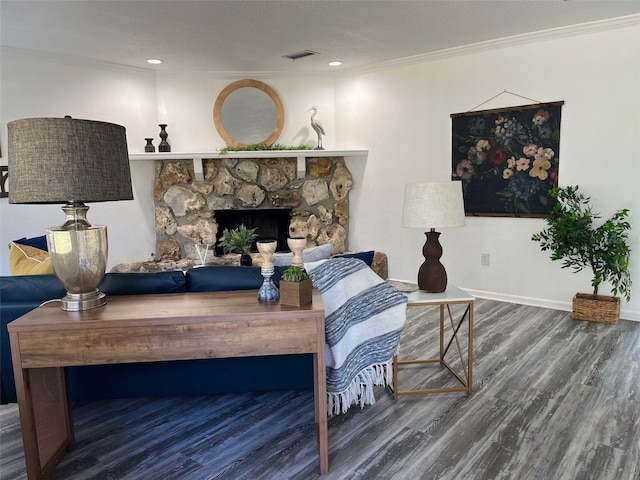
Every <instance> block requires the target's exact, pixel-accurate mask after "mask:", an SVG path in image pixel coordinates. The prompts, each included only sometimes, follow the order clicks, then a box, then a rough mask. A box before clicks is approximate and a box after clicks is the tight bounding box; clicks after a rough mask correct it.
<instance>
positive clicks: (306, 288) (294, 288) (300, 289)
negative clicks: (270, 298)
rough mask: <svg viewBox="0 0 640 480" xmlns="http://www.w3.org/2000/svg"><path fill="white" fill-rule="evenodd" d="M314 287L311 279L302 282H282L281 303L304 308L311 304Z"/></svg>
mask: <svg viewBox="0 0 640 480" xmlns="http://www.w3.org/2000/svg"><path fill="white" fill-rule="evenodd" d="M312 289H313V285H312V284H311V279H310V278H307V279H306V280H303V281H302V282H287V281H284V280H280V303H281V304H283V305H292V306H294V307H302V306H303V305H309V304H310V303H311V297H312Z"/></svg>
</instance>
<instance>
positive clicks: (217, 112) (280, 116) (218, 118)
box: [213, 79, 284, 147]
mask: <svg viewBox="0 0 640 480" xmlns="http://www.w3.org/2000/svg"><path fill="white" fill-rule="evenodd" d="M241 88H257V89H258V90H261V91H262V92H264V93H266V94H267V95H268V96H269V97H270V98H271V100H272V101H273V103H274V104H275V107H276V114H277V119H276V128H275V129H274V130H273V132H271V135H269V136H268V137H267V138H266V139H265V140H263V141H262V142H259V143H262V144H264V145H267V146H269V145H272V144H273V143H274V142H275V141H276V140H277V139H278V137H279V136H280V134H281V133H282V127H283V126H284V107H283V106H282V100H280V97H279V96H278V94H277V93H276V92H275V91H274V90H273V89H272V88H271V87H270V86H269V85H267V84H266V83H263V82H260V81H259V80H251V79H245V80H238V81H237V82H233V83H231V84H229V85H227V86H226V87H225V88H224V90H222V92H220V94H219V95H218V98H216V102H215V104H214V106H213V123H214V124H215V126H216V130H217V131H218V133H219V134H220V136H221V137H222V139H223V140H224V141H225V142H227V145H229V146H231V147H243V146H245V145H247V144H246V143H242V142H239V141H238V140H236V139H235V138H233V137H232V136H231V135H229V133H228V132H227V130H226V129H225V128H224V125H223V124H222V105H223V104H224V101H225V100H226V99H227V97H228V96H229V95H231V94H232V93H233V92H235V91H236V90H239V89H241Z"/></svg>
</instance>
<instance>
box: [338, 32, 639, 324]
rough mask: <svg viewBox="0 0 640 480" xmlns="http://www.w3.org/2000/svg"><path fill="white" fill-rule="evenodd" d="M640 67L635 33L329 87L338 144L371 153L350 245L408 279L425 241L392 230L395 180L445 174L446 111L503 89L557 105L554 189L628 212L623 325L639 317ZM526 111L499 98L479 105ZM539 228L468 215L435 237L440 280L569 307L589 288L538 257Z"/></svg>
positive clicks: (448, 61)
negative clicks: (628, 290)
mask: <svg viewBox="0 0 640 480" xmlns="http://www.w3.org/2000/svg"><path fill="white" fill-rule="evenodd" d="M639 59H640V27H638V26H635V27H627V28H623V29H613V30H603V31H600V32H596V33H589V34H582V35H579V36H568V37H563V38H556V39H554V40H545V41H535V42H530V43H523V44H518V45H514V46H510V47H503V48H497V49H492V50H488V51H481V52H478V53H469V54H460V52H458V54H457V55H455V56H454V55H451V56H448V57H447V56H440V58H437V59H435V58H434V59H433V60H429V59H427V58H424V59H423V61H422V62H421V63H418V64H412V65H408V66H401V67H399V66H396V67H395V68H391V69H389V70H386V71H379V72H371V73H363V74H360V75H353V76H349V77H346V78H342V79H340V80H338V82H337V86H336V118H337V120H336V131H337V136H338V142H339V143H340V145H341V146H342V147H343V148H346V147H349V146H354V147H355V146H361V145H365V146H367V147H368V148H369V150H370V152H369V158H368V160H367V166H366V170H365V171H364V178H363V184H364V187H363V189H362V191H361V194H360V195H361V196H360V198H359V200H358V207H357V210H356V211H353V212H352V219H353V220H354V222H353V224H352V225H350V229H351V230H350V239H351V246H352V247H354V248H358V249H363V248H374V247H375V248H378V249H380V250H383V251H385V252H386V253H387V254H388V256H389V272H390V276H391V277H393V278H400V279H405V280H412V281H415V277H416V274H417V269H418V267H419V265H420V263H421V262H422V253H421V251H422V245H423V244H424V240H425V237H424V234H423V232H422V231H418V230H413V229H404V228H402V227H400V218H401V210H402V197H403V189H404V184H405V183H408V182H412V181H443V180H448V179H449V178H450V174H451V119H450V114H452V113H460V112H465V111H468V110H470V109H472V108H474V107H475V106H476V105H478V104H480V103H482V102H484V101H485V100H487V99H489V98H491V97H493V96H494V95H496V94H499V93H500V92H502V91H503V90H505V89H506V90H508V91H510V92H514V93H516V94H520V95H523V96H526V97H529V98H533V99H536V100H538V101H541V102H549V101H556V100H564V102H565V105H564V106H563V110H562V126H561V155H560V172H559V182H560V184H561V185H569V184H579V185H580V187H581V189H582V190H583V191H584V192H585V193H588V194H589V195H591V196H592V198H593V200H594V201H595V204H596V206H597V208H598V209H599V210H600V211H601V212H602V213H603V214H604V215H609V214H611V213H612V212H613V211H614V210H616V209H617V208H622V207H626V208H629V209H630V211H631V214H630V222H631V224H632V231H631V235H630V240H631V245H632V249H633V253H632V259H631V269H632V280H633V282H634V288H633V295H632V300H631V302H630V303H628V304H626V303H624V302H623V304H622V317H623V318H630V319H631V318H633V319H636V320H640V195H638V188H637V185H638V178H640V162H639V160H638V154H637V152H638V148H637V141H638V135H639V134H640V60H639ZM527 103H533V102H529V101H527V100H524V99H522V98H518V97H515V96H512V95H509V94H503V95H500V96H499V97H498V98H496V99H495V100H493V101H492V102H490V103H488V104H486V105H483V106H482V107H481V109H485V108H497V107H506V106H514V105H523V104H527ZM544 227H545V222H544V220H543V219H520V218H486V217H476V218H467V222H466V227H464V228H455V229H446V230H444V231H443V232H442V235H441V237H440V238H441V243H442V245H443V248H444V256H443V258H442V261H443V264H444V265H445V266H446V268H447V272H448V276H449V280H450V281H451V282H452V283H455V284H457V285H458V286H460V287H464V288H468V289H471V290H473V291H475V292H479V293H482V294H483V295H486V296H491V297H495V298H503V299H507V300H514V301H519V302H524V303H532V304H537V305H546V306H551V307H555V308H563V309H570V301H571V298H572V296H573V294H574V293H575V292H578V291H584V292H590V291H591V286H590V282H591V276H590V274H587V273H581V274H574V273H571V272H570V271H568V270H564V269H561V268H560V264H559V263H558V262H551V260H549V258H548V255H546V254H543V253H542V252H540V250H539V248H538V246H537V244H535V243H534V242H532V241H531V240H530V238H531V235H532V234H533V233H535V232H537V231H540V230H541V229H543V228H544ZM483 252H486V253H490V257H491V265H490V266H488V267H483V266H481V265H480V254H481V253H483ZM600 293H602V294H608V293H609V292H608V287H607V286H605V288H601V290H600Z"/></svg>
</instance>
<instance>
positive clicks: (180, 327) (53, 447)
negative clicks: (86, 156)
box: [8, 290, 329, 480]
mask: <svg viewBox="0 0 640 480" xmlns="http://www.w3.org/2000/svg"><path fill="white" fill-rule="evenodd" d="M324 315H325V312H324V305H323V303H322V298H321V296H320V294H319V293H318V292H317V291H314V296H313V303H312V304H311V305H308V306H304V307H300V308H297V307H287V306H281V305H280V304H279V303H275V304H265V303H260V302H258V300H257V292H256V291H255V290H245V291H232V292H206V293H177V294H166V295H165V294H156V295H131V296H112V297H109V300H108V303H107V305H105V306H104V307H101V308H96V309H92V310H86V311H84V312H66V311H63V310H62V309H61V308H60V306H59V305H58V304H57V303H54V304H49V305H46V306H42V307H39V308H37V309H35V310H32V311H31V312H29V313H27V314H26V315H24V316H22V317H20V318H18V319H16V320H14V321H13V322H11V323H10V324H9V326H8V329H9V335H10V340H11V355H12V358H13V368H14V372H15V379H16V392H17V396H18V405H19V410H20V424H21V427H22V439H23V443H24V454H25V461H26V465H27V477H28V478H29V480H34V479H45V478H48V477H49V476H50V475H51V473H52V472H53V470H54V469H55V467H56V465H57V464H58V463H59V462H60V460H61V459H62V457H63V456H64V454H65V453H66V452H67V450H69V449H70V448H71V447H72V446H73V444H74V441H75V439H74V430H73V419H72V415H71V407H70V403H69V398H68V393H67V385H66V372H65V367H67V366H71V365H95V364H107V363H135V362H151V361H159V360H166V361H170V360H187V359H203V358H222V357H247V356H259V355H283V354H299V353H312V354H313V360H314V361H313V364H314V400H315V421H316V428H317V437H318V453H319V457H320V473H321V474H326V473H328V471H329V453H328V452H329V450H328V435H327V396H326V371H325V329H324Z"/></svg>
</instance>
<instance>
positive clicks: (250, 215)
mask: <svg viewBox="0 0 640 480" xmlns="http://www.w3.org/2000/svg"><path fill="white" fill-rule="evenodd" d="M214 214H215V217H216V223H217V224H218V237H217V239H216V255H223V254H224V251H223V250H222V247H218V246H217V244H218V242H219V241H220V238H222V232H224V229H225V228H228V229H233V228H238V227H239V226H240V225H241V224H244V226H245V227H247V228H256V229H257V230H256V234H257V235H258V238H257V240H256V242H257V241H260V240H276V241H277V242H278V247H277V248H276V251H278V252H285V251H286V252H288V251H289V247H288V245H287V238H289V224H290V223H291V209H290V208H261V209H251V210H241V209H238V210H215V211H214ZM251 251H252V252H254V253H255V252H257V251H258V248H257V247H256V244H255V242H254V243H253V245H252V246H251Z"/></svg>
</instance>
